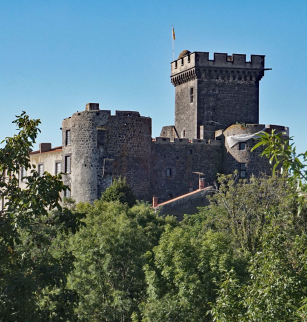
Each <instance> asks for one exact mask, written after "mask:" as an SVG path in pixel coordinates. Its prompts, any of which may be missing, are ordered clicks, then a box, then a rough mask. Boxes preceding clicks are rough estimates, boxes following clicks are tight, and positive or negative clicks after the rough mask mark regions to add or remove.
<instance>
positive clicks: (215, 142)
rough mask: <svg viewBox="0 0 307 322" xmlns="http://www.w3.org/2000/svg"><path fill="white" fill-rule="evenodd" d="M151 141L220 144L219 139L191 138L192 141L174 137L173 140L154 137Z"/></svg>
mask: <svg viewBox="0 0 307 322" xmlns="http://www.w3.org/2000/svg"><path fill="white" fill-rule="evenodd" d="M153 142H154V143H156V144H172V145H173V144H193V145H198V144H203V145H217V146H220V145H222V141H221V140H210V139H209V140H206V139H203V140H201V139H193V140H192V141H190V140H189V139H188V138H182V139H177V138H175V139H174V141H171V140H170V138H165V137H156V138H155V139H154V140H153Z"/></svg>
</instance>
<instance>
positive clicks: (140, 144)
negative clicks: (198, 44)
mask: <svg viewBox="0 0 307 322" xmlns="http://www.w3.org/2000/svg"><path fill="white" fill-rule="evenodd" d="M264 61H265V56H263V55H251V58H250V61H247V58H246V55H241V54H233V55H228V54H227V53H215V54H214V59H213V60H210V59H209V53H208V52H193V53H191V52H189V51H183V52H182V53H181V54H180V56H179V58H178V59H177V60H175V61H173V62H172V63H171V82H172V84H173V85H174V86H175V124H174V125H171V126H164V127H163V128H162V130H161V134H160V136H159V137H156V138H155V139H153V138H152V125H151V118H150V117H144V116H141V115H140V113H139V112H137V111H115V115H113V114H111V111H110V110H100V109H99V103H88V104H86V107H85V110H84V111H81V112H76V113H74V114H73V115H72V116H71V117H69V118H66V119H64V120H63V122H62V147H61V150H59V149H51V145H49V144H47V143H42V144H41V145H40V150H39V151H36V152H34V153H32V154H31V155H32V156H31V158H32V159H31V160H33V162H34V163H36V164H37V163H38V162H40V163H44V162H45V164H46V166H48V169H51V170H52V171H54V169H56V167H55V163H54V162H57V163H61V167H62V172H63V173H64V174H63V181H64V183H65V184H66V185H68V186H69V187H70V188H71V196H72V197H73V198H74V199H76V201H77V202H79V201H88V202H93V201H94V200H95V199H97V198H100V196H101V194H102V192H103V191H104V190H105V189H106V188H107V187H109V186H110V184H111V183H112V180H113V179H114V178H118V177H119V176H122V177H125V178H126V179H127V182H128V184H129V185H130V186H131V188H132V190H133V192H134V193H135V194H136V196H137V198H138V199H140V200H142V199H143V200H147V201H150V200H151V198H152V196H153V195H155V196H156V197H157V198H159V202H163V201H166V200H169V199H172V198H175V197H178V196H180V195H182V194H186V193H188V192H190V191H193V190H197V189H198V188H199V181H198V174H197V173H203V177H204V178H205V182H206V184H208V185H210V184H213V182H214V181H215V180H216V175H217V173H231V172H233V171H234V170H237V171H238V173H239V175H240V177H241V178H249V177H250V176H251V175H259V174H260V173H261V172H265V173H270V171H271V166H270V164H269V163H268V162H267V160H265V159H263V158H261V157H260V156H259V155H258V154H259V153H251V149H252V147H253V146H254V145H255V143H256V141H255V140H254V138H253V135H252V136H251V137H250V136H248V135H250V134H254V133H257V132H259V131H261V130H265V131H269V132H270V131H272V129H274V130H275V131H276V132H278V133H279V132H282V133H285V134H284V135H285V136H289V130H288V128H285V127H283V126H275V125H269V126H267V127H265V125H264V124H259V81H260V80H261V78H262V77H263V76H264V71H265V68H264ZM238 135H239V136H240V135H245V137H244V138H243V140H244V142H242V140H241V141H240V140H238V137H236V138H235V139H234V141H235V142H237V143H236V144H234V145H233V144H228V141H229V137H230V136H238ZM245 138H246V140H245ZM236 140H237V141H236ZM230 142H231V141H230ZM58 166H59V164H58Z"/></svg>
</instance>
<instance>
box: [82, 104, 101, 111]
mask: <svg viewBox="0 0 307 322" xmlns="http://www.w3.org/2000/svg"><path fill="white" fill-rule="evenodd" d="M85 110H86V111H99V103H87V104H86V105H85Z"/></svg>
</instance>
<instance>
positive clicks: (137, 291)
mask: <svg viewBox="0 0 307 322" xmlns="http://www.w3.org/2000/svg"><path fill="white" fill-rule="evenodd" d="M77 208H78V210H79V211H82V212H85V213H87V217H86V219H85V220H84V221H85V223H86V228H84V229H82V230H80V232H78V233H77V234H76V235H75V236H73V237H72V238H71V249H72V251H73V254H74V255H75V256H76V257H77V262H76V269H75V271H74V272H73V273H72V274H71V278H70V285H71V287H72V288H73V289H75V290H79V291H80V292H81V294H82V297H81V299H80V302H79V305H78V308H77V310H76V311H77V313H78V316H79V319H80V320H81V321H114V322H115V321H131V316H132V314H134V316H138V315H139V309H138V305H139V303H140V301H141V300H143V299H144V297H145V296H146V292H145V291H146V284H145V276H144V272H143V269H142V268H143V265H144V263H145V259H144V254H145V253H146V252H147V251H148V250H151V249H152V248H153V246H155V245H157V244H158V241H159V238H160V235H161V234H162V232H163V231H164V229H165V227H166V226H171V227H172V226H175V225H176V224H177V222H176V221H175V219H173V218H166V219H163V218H162V217H158V216H157V215H156V214H155V213H154V211H153V210H152V209H151V208H149V206H148V205H146V204H144V203H143V204H142V203H137V204H136V205H135V206H134V207H132V208H129V207H128V205H127V204H122V203H120V202H119V201H112V202H106V201H104V200H103V198H102V199H101V200H96V201H95V203H94V205H89V204H78V205H77Z"/></svg>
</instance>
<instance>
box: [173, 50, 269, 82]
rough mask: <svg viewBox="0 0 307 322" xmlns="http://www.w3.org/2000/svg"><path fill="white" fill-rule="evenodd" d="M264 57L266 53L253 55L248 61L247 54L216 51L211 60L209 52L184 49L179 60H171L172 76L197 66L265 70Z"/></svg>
mask: <svg viewBox="0 0 307 322" xmlns="http://www.w3.org/2000/svg"><path fill="white" fill-rule="evenodd" d="M264 59H265V56H264V55H251V58H250V61H247V60H246V55H245V54H232V55H228V54H225V53H214V59H213V60H210V59H209V52H198V51H195V52H193V53H191V52H189V51H188V50H184V51H182V52H181V53H180V55H179V57H178V59H177V60H175V61H173V62H171V76H173V75H175V74H178V73H181V72H183V71H186V70H188V69H190V68H197V67H199V68H227V69H249V70H255V69H257V70H259V69H260V70H261V69H262V70H264Z"/></svg>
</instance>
